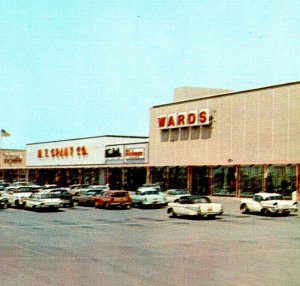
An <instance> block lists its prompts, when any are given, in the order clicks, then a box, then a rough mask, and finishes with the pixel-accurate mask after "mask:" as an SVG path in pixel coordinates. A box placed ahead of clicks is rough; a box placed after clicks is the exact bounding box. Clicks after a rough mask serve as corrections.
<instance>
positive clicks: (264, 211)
mask: <svg viewBox="0 0 300 286" xmlns="http://www.w3.org/2000/svg"><path fill="white" fill-rule="evenodd" d="M261 214H262V215H265V216H266V215H268V214H269V211H268V210H267V209H262V210H261Z"/></svg>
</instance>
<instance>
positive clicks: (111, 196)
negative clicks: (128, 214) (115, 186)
mask: <svg viewBox="0 0 300 286" xmlns="http://www.w3.org/2000/svg"><path fill="white" fill-rule="evenodd" d="M94 199H95V208H99V207H105V208H106V209H108V208H110V207H122V208H127V209H129V208H130V207H131V198H130V196H129V192H127V191H123V190H109V191H104V192H102V193H101V194H99V195H97V196H95V197H94Z"/></svg>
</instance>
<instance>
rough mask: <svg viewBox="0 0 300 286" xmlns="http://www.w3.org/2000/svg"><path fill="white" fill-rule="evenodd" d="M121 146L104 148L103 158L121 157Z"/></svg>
mask: <svg viewBox="0 0 300 286" xmlns="http://www.w3.org/2000/svg"><path fill="white" fill-rule="evenodd" d="M122 153H123V146H113V147H108V148H106V149H105V159H112V160H114V159H122V158H123V154H122Z"/></svg>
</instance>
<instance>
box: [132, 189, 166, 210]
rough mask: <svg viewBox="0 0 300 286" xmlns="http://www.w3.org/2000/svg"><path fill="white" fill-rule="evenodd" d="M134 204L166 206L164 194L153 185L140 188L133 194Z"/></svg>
mask: <svg viewBox="0 0 300 286" xmlns="http://www.w3.org/2000/svg"><path fill="white" fill-rule="evenodd" d="M131 200H132V205H135V206H165V205H166V202H165V199H164V196H163V195H162V194H161V193H160V192H159V191H158V190H157V189H154V188H152V187H141V188H138V189H137V191H136V192H135V193H132V194H131Z"/></svg>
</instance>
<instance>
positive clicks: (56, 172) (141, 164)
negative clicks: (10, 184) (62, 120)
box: [26, 135, 149, 190]
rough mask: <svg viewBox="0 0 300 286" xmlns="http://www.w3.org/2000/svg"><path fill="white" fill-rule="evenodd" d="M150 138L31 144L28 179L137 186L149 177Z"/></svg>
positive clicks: (28, 146) (28, 156)
mask: <svg viewBox="0 0 300 286" xmlns="http://www.w3.org/2000/svg"><path fill="white" fill-rule="evenodd" d="M148 141H149V139H148V137H133V136H114V135H105V136H97V137H88V138H78V139H68V140H60V141H51V142H42V143H32V144H28V145H27V148H26V153H27V172H28V173H27V180H28V181H32V182H35V183H37V184H57V185H59V186H69V185H72V184H88V185H90V184H96V185H99V184H100V185H103V184H107V183H109V184H110V187H111V188H112V189H121V188H124V189H129V190H132V189H137V188H138V187H139V186H140V185H141V184H143V183H145V180H146V166H147V165H148V163H149V162H148Z"/></svg>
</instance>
